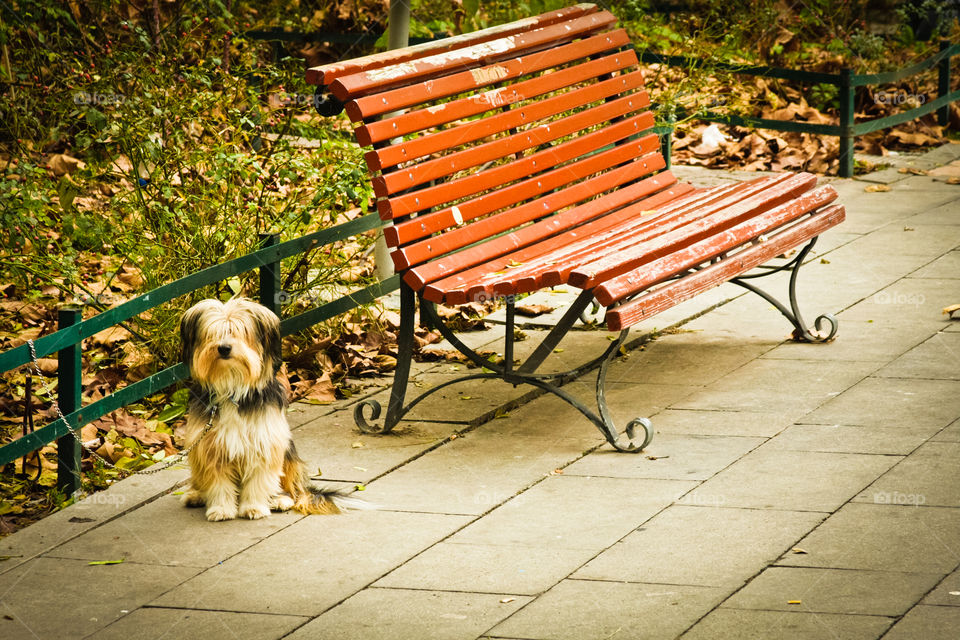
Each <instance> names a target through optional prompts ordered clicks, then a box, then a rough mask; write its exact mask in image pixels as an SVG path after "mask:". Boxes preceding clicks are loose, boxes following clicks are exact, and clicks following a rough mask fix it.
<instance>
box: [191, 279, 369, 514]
mask: <svg viewBox="0 0 960 640" xmlns="http://www.w3.org/2000/svg"><path fill="white" fill-rule="evenodd" d="M180 337H181V340H182V355H183V362H184V364H185V365H186V366H187V368H188V369H189V370H190V376H191V378H192V379H193V387H192V389H191V391H192V400H191V402H190V410H189V412H188V415H187V428H186V444H187V446H188V447H192V448H191V449H190V453H189V462H190V473H191V477H190V486H189V488H188V490H187V491H186V492H185V493H184V495H183V503H184V504H185V505H187V506H188V507H202V506H206V508H207V520H211V521H214V520H230V519H233V518H236V517H238V516H239V517H241V518H251V519H256V518H265V517H266V516H268V515H270V511H271V510H274V511H286V510H288V509H294V510H296V511H299V512H300V513H304V514H327V513H340V509H341V507H352V508H363V504H364V503H363V502H362V501H360V500H357V499H355V498H349V497H347V496H345V495H342V494H339V493H336V492H330V491H320V490H317V489H315V488H314V487H312V486H311V485H310V479H309V474H308V473H307V471H306V467H305V465H304V462H303V460H302V459H301V458H300V456H298V455H297V450H296V448H295V447H294V446H293V439H292V438H291V435H290V426H289V425H288V424H287V416H286V409H287V402H288V394H289V388H288V385H287V384H286V380H285V379H284V380H282V381H281V378H280V377H279V376H278V372H279V371H280V367H281V364H282V356H281V351H280V344H281V343H280V320H279V318H277V316H276V315H275V314H274V313H273V312H272V311H270V310H269V309H267V308H266V307H264V306H262V305H259V304H257V303H255V302H252V301H250V300H247V299H245V298H234V299H232V300H230V301H229V302H226V303H222V302H220V301H219V300H203V301H201V302H198V303H197V304H195V305H194V306H192V307H190V309H188V310H187V311H186V312H185V313H184V314H183V317H182V318H181V320H180Z"/></svg>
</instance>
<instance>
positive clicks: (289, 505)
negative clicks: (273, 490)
mask: <svg viewBox="0 0 960 640" xmlns="http://www.w3.org/2000/svg"><path fill="white" fill-rule="evenodd" d="M293 504H294V502H293V498H291V497H290V496H288V495H287V494H285V493H281V494H280V495H277V496H274V497H273V499H272V500H271V501H270V509H271V510H273V511H290V509H293Z"/></svg>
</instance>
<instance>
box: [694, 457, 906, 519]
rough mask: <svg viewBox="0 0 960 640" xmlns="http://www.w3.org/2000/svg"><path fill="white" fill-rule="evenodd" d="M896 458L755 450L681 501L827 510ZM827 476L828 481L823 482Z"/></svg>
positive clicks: (842, 501)
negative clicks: (711, 501) (715, 499)
mask: <svg viewBox="0 0 960 640" xmlns="http://www.w3.org/2000/svg"><path fill="white" fill-rule="evenodd" d="M898 460H899V458H898V457H895V456H872V455H860V454H854V453H821V452H815V451H783V450H777V449H773V448H769V447H765V446H764V447H760V448H759V449H756V450H755V451H751V452H750V453H749V454H747V455H745V456H743V457H742V458H741V459H740V460H738V461H737V462H736V463H734V464H732V465H731V466H730V467H729V468H727V469H724V470H723V471H721V472H720V473H718V474H717V475H715V476H714V477H713V478H711V479H709V480H707V481H706V482H704V483H703V484H701V485H700V486H699V487H697V488H696V489H694V490H693V491H691V492H690V494H689V495H688V496H686V499H688V500H691V501H692V502H693V503H694V504H698V503H700V504H706V502H704V501H705V500H706V499H707V497H710V499H714V498H715V497H716V496H719V497H720V498H721V500H722V501H721V502H720V503H719V504H722V505H725V506H729V507H745V508H752V509H786V510H793V511H833V510H835V509H838V508H839V507H840V506H841V505H842V504H843V503H845V502H847V500H849V499H850V498H851V497H853V496H855V495H857V492H858V491H860V490H861V489H862V488H863V487H865V486H866V485H868V484H869V483H870V482H871V481H872V480H873V479H874V478H876V477H878V476H880V475H881V474H882V473H883V472H885V471H886V470H887V469H889V468H890V467H892V466H893V465H894V464H896V462H897V461H898ZM824 478H830V482H824V481H823V479H824Z"/></svg>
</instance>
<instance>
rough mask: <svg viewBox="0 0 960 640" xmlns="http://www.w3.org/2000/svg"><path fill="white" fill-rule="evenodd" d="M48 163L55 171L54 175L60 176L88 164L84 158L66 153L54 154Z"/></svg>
mask: <svg viewBox="0 0 960 640" xmlns="http://www.w3.org/2000/svg"><path fill="white" fill-rule="evenodd" d="M47 165H48V166H49V167H50V170H51V171H53V173H54V175H58V176H62V175H66V174H69V173H73V172H75V171H77V170H78V169H83V168H85V167H86V166H87V165H86V163H84V162H83V161H82V160H79V159H77V158H74V157H73V156H68V155H67V154H65V153H55V154H53V155H52V156H50V159H49V160H48V161H47Z"/></svg>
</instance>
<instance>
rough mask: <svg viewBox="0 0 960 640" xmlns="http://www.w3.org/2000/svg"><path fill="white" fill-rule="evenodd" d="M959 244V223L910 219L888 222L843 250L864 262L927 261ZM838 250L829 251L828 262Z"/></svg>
mask: <svg viewBox="0 0 960 640" xmlns="http://www.w3.org/2000/svg"><path fill="white" fill-rule="evenodd" d="M957 193H958V194H960V190H957ZM958 244H960V226H954V225H938V224H920V223H919V222H916V221H915V219H914V218H911V219H908V220H907V221H906V223H905V224H902V225H901V224H896V225H893V224H891V225H888V226H886V227H883V228H882V229H878V230H876V231H874V232H873V233H870V234H868V235H866V236H864V237H863V238H859V239H857V240H855V241H854V242H853V243H851V244H850V245H848V246H847V247H845V249H844V250H845V251H855V252H858V253H860V255H861V256H867V258H866V260H865V262H866V263H867V264H869V263H871V262H874V260H872V259H871V258H870V256H883V257H886V256H891V255H897V256H898V257H903V256H922V257H924V258H926V260H927V261H929V260H933V259H935V258H937V257H939V256H941V255H943V254H944V253H947V252H949V251H952V250H954V249H956V248H957V245H958ZM837 253H840V251H837V252H836V253H834V254H831V262H832V256H834V255H836V254H837ZM924 264H926V261H925V262H924ZM952 277H956V276H952Z"/></svg>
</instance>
